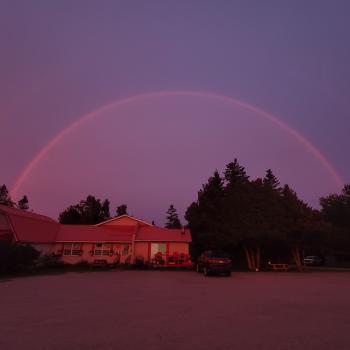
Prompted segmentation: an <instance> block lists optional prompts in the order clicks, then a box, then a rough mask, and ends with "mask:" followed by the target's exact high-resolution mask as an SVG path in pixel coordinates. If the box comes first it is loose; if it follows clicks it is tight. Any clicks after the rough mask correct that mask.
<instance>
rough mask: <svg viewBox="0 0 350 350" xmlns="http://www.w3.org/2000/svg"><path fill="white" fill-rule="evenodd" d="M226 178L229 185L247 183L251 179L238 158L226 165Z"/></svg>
mask: <svg viewBox="0 0 350 350" xmlns="http://www.w3.org/2000/svg"><path fill="white" fill-rule="evenodd" d="M224 176H225V180H226V183H227V184H228V185H234V184H236V183H244V182H247V181H248V179H249V176H248V175H247V173H246V171H245V168H244V166H242V165H240V164H239V163H238V160H237V158H235V159H234V161H233V162H231V163H228V164H227V165H226V169H225V171H224Z"/></svg>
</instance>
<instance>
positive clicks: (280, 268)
mask: <svg viewBox="0 0 350 350" xmlns="http://www.w3.org/2000/svg"><path fill="white" fill-rule="evenodd" d="M268 266H269V268H270V269H271V270H273V271H288V264H273V263H269V264H268Z"/></svg>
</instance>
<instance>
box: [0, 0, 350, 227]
mask: <svg viewBox="0 0 350 350" xmlns="http://www.w3.org/2000/svg"><path fill="white" fill-rule="evenodd" d="M349 16H350V2H348V1H341V0H336V1H321V0H315V1H280V0H278V1H277V0H276V1H259V0H256V1H253V0H251V1H247V0H244V1H243V0H242V1H219V0H216V1H204V0H197V1H191V0H186V1H180V0H177V1H166V0H154V1H151V0H150V1H132V0H127V1H88V0H84V1H82V0H76V1H64V0H61V1H56V2H53V1H46V0H45V1H44V0H43V1H34V0H32V1H24V0H23V1H16V0H2V1H1V2H0V26H1V27H0V29H1V30H0V50H1V56H0V131H1V133H0V135H1V137H0V147H1V150H2V152H1V155H2V157H1V158H2V159H1V168H0V184H2V183H5V184H7V186H8V187H9V188H12V187H13V186H14V184H15V182H16V180H17V179H18V177H19V176H20V175H21V173H22V172H23V170H24V169H25V167H26V166H27V164H28V163H29V162H30V161H31V160H32V159H33V158H34V157H35V156H36V155H37V153H38V152H40V150H42V149H43V147H45V145H47V144H48V143H49V142H50V140H52V139H53V138H54V137H55V136H56V135H58V134H59V133H60V132H61V131H63V130H64V129H66V128H67V127H69V126H70V125H71V124H72V123H73V122H76V121H78V120H79V119H80V118H81V117H83V116H85V115H87V114H88V113H92V112H93V111H96V110H98V109H100V108H101V107H103V106H106V105H108V104H110V103H113V102H114V103H115V104H114V105H112V106H110V108H105V109H104V110H103V111H102V112H100V113H95V114H94V116H93V118H90V119H89V120H88V121H86V122H81V123H80V124H79V125H78V126H77V127H75V128H74V129H71V130H70V131H69V132H66V133H65V134H64V135H63V136H62V137H61V138H60V140H59V142H57V143H56V144H55V145H53V147H51V148H50V150H48V151H47V152H46V153H45V154H44V155H43V157H42V158H41V159H40V160H39V161H38V162H37V163H36V164H35V166H33V168H32V170H31V171H30V172H28V173H27V176H26V177H25V178H24V179H23V181H22V182H21V185H20V186H19V187H18V188H17V190H16V194H15V199H18V198H17V196H22V195H23V194H28V196H29V200H30V204H31V206H32V208H33V209H34V210H36V211H39V212H41V213H45V214H48V215H50V216H52V217H54V218H57V214H58V212H59V211H61V210H62V209H64V208H65V207H66V206H68V205H70V204H73V203H76V202H78V201H79V200H80V199H82V198H83V197H85V196H86V195H87V194H89V193H91V194H94V195H96V196H98V197H99V198H105V197H108V198H109V199H110V200H111V202H112V207H113V208H114V207H115V206H116V205H117V204H120V203H122V202H125V203H127V204H128V206H129V211H130V213H131V214H133V215H135V216H140V217H141V218H144V219H146V220H153V219H155V221H156V223H158V224H162V223H163V220H164V216H165V211H166V209H167V208H168V206H169V204H170V203H174V205H175V206H176V207H177V208H178V209H179V211H180V213H181V214H183V212H184V210H185V208H186V207H187V206H188V205H189V204H190V202H191V201H193V200H195V199H196V193H197V191H198V190H199V188H200V187H201V184H202V183H203V182H204V181H206V179H207V178H208V176H210V175H211V174H212V172H213V171H214V170H215V168H217V169H219V170H220V171H221V170H223V168H224V165H225V163H227V162H229V161H231V160H233V158H235V157H238V158H239V160H240V161H241V163H242V164H243V165H245V166H246V167H247V170H248V173H249V174H250V175H251V176H252V177H253V178H254V177H257V176H263V175H264V171H265V169H267V168H272V169H273V170H274V172H275V174H276V175H277V176H278V177H279V178H280V180H281V182H282V183H285V182H288V183H290V184H291V186H292V187H294V188H295V190H296V191H297V192H298V194H299V195H300V197H301V198H303V199H305V200H306V201H307V202H308V203H310V204H311V205H313V206H316V205H317V199H318V198H319V197H320V196H322V195H327V194H328V193H330V192H334V191H339V190H340V185H339V183H338V182H337V181H336V179H335V178H334V176H332V174H330V172H329V169H327V167H326V166H325V164H324V163H322V161H320V159H318V158H317V157H315V154H314V153H312V152H311V151H310V149H309V148H308V147H306V146H305V144H302V143H301V142H300V139H299V140H298V139H297V138H296V137H295V136H293V135H292V134H291V133H290V132H289V131H288V130H287V129H286V128H281V127H280V126H278V125H277V124H276V123H275V122H273V121H271V119H268V118H267V117H266V116H264V115H262V114H261V113H258V112H256V111H255V112H254V110H253V109H252V108H251V109H247V108H243V107H242V106H241V105H239V104H237V103H236V104H235V103H233V102H228V101H227V100H224V99H220V98H216V97H215V98H214V97H208V95H200V94H185V93H177V94H170V93H169V94H163V95H156V94H153V95H150V96H149V97H139V98H134V99H131V100H128V102H125V103H121V104H117V103H116V101H119V100H123V99H125V98H128V97H132V96H135V95H140V94H145V93H151V92H160V91H163V92H164V91H178V92H179V91H182V92H183V91H192V92H196V91H197V92H198V91H202V92H206V93H212V94H216V95H223V96H228V97H232V98H234V99H235V100H242V101H244V102H245V103H247V104H249V105H250V106H253V107H255V108H258V109H262V110H264V111H265V112H267V113H269V114H272V115H274V116H275V117H277V118H278V119H279V120H280V121H281V122H283V123H285V124H286V125H288V126H290V127H291V128H293V129H294V130H296V131H297V132H298V133H299V134H300V135H302V136H304V137H305V138H306V139H307V140H308V141H309V142H311V143H312V144H313V145H314V146H315V147H316V148H317V149H318V150H319V151H320V152H321V153H322V154H323V155H324V156H325V157H326V158H327V159H328V160H329V162H330V163H332V165H333V166H334V169H335V170H336V172H337V173H338V174H339V176H340V177H341V178H342V179H344V181H345V182H349V181H350V160H349V157H348V156H347V151H348V150H349V149H350V138H349V137H348V134H349V131H350V118H349V107H350V106H349V101H350V65H349V62H350V41H349V33H350V21H349Z"/></svg>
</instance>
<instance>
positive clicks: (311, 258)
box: [304, 255, 324, 266]
mask: <svg viewBox="0 0 350 350" xmlns="http://www.w3.org/2000/svg"><path fill="white" fill-rule="evenodd" d="M304 264H305V265H309V266H321V265H323V264H324V259H323V258H322V257H321V256H317V255H308V256H305V258H304Z"/></svg>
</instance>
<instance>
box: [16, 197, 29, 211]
mask: <svg viewBox="0 0 350 350" xmlns="http://www.w3.org/2000/svg"><path fill="white" fill-rule="evenodd" d="M28 203H29V201H28V198H27V196H26V195H24V196H23V198H22V199H20V200H19V201H18V203H17V207H18V208H19V209H22V210H28V209H29V204H28Z"/></svg>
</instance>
